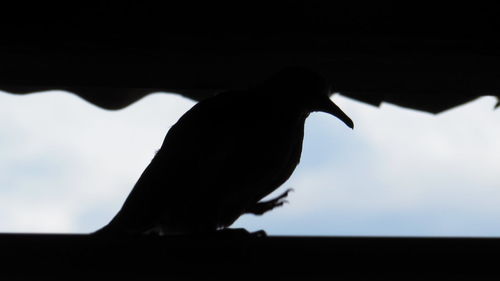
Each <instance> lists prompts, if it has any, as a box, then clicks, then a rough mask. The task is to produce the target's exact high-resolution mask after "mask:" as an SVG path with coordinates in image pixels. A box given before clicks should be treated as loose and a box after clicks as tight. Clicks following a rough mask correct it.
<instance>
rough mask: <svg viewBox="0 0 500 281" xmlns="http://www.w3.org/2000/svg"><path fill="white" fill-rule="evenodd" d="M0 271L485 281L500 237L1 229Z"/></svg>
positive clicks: (94, 276)
mask: <svg viewBox="0 0 500 281" xmlns="http://www.w3.org/2000/svg"><path fill="white" fill-rule="evenodd" d="M0 248H1V249H2V251H1V254H0V255H1V258H2V260H3V262H2V268H3V269H2V276H9V277H11V278H19V279H25V278H27V277H36V278H37V280H40V279H45V278H47V279H52V280H54V279H64V280H80V279H82V280H84V279H85V280H153V279H154V280H159V279H161V280H163V279H165V280H172V279H175V280H177V279H182V280H184V279H186V280H188V279H190V278H193V277H198V278H200V277H201V278H203V279H204V280H208V278H217V280H220V279H224V280H225V279H228V280H268V279H272V280H285V279H287V280H291V278H292V277H294V278H297V277H299V279H302V280H317V279H332V278H336V279H337V280H338V279H341V280H373V279H379V278H381V279H384V280H401V278H403V279H405V280H408V279H411V280H443V279H444V278H446V279H450V278H453V279H454V280H462V279H475V280H482V279H486V278H489V277H494V276H495V275H498V272H497V262H496V259H492V258H490V257H491V256H493V255H497V254H498V253H499V252H500V239H490V238H388V237H386V238H374V237H277V236H271V237H265V238H257V237H237V238H236V237H233V238H228V237H135V238H132V237H128V238H116V239H110V238H104V237H93V236H90V235H47V234H44V235H38V234H1V235H0Z"/></svg>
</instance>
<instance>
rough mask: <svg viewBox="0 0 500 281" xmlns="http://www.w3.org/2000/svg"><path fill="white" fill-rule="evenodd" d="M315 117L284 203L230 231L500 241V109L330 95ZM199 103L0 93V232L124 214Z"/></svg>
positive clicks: (72, 227) (87, 225) (73, 227)
mask: <svg viewBox="0 0 500 281" xmlns="http://www.w3.org/2000/svg"><path fill="white" fill-rule="evenodd" d="M333 100H334V101H335V102H336V103H337V105H339V106H340V107H341V108H342V109H343V110H344V112H346V113H347V114H348V115H349V116H350V117H351V119H353V121H354V123H355V128H354V130H351V129H349V128H347V127H346V126H345V125H344V124H343V123H342V122H340V121H339V120H338V119H336V118H334V117H332V116H330V115H328V114H325V113H313V114H311V116H310V117H309V118H308V120H307V122H306V130H305V138H304V149H303V153H302V159H301V163H300V164H299V166H298V167H297V169H296V171H295V173H294V174H293V175H292V177H291V178H290V179H289V180H288V181H287V182H286V183H285V184H283V186H282V187H280V188H279V189H278V190H277V191H276V192H275V193H273V194H271V195H270V197H273V196H276V195H277V194H279V193H281V192H283V191H284V190H285V189H286V188H293V189H294V192H292V193H290V195H289V197H288V201H289V203H288V204H286V205H285V206H283V207H281V208H278V209H275V210H273V211H272V212H269V213H267V214H265V215H263V216H254V215H244V216H242V217H241V218H240V219H239V220H238V221H237V222H236V223H235V224H234V225H233V226H234V227H244V228H247V229H248V230H250V231H256V230H261V229H264V230H265V231H266V232H267V233H268V234H270V235H310V236H472V237H491V236H498V237H500V165H498V160H499V156H500V146H499V145H497V141H498V140H500V110H497V111H494V110H493V107H494V105H495V103H496V99H495V98H493V97H482V98H479V99H477V100H475V101H473V102H471V103H468V104H466V105H464V106H461V107H457V108H454V109H452V110H448V111H446V112H444V113H441V114H439V115H432V114H428V113H423V112H419V111H414V110H408V109H404V108H401V107H397V106H394V105H390V104H383V105H382V106H381V107H380V108H378V107H373V106H370V105H366V104H363V103H359V102H356V101H354V100H351V99H348V98H345V97H342V96H340V95H334V97H333ZM193 105H194V102H193V101H191V100H188V99H185V98H182V97H180V96H178V95H173V94H167V93H155V94H152V95H150V96H147V97H145V98H143V99H142V100H140V101H138V102H137V103H135V104H133V105H131V106H129V107H127V108H125V109H122V110H118V111H108V110H103V109H100V108H98V107H96V106H94V105H92V104H90V103H88V102H86V101H84V100H82V99H80V98H79V97H77V96H75V95H73V94H68V93H65V92H62V91H50V92H44V93H39V94H32V95H25V96H17V95H11V94H7V93H3V92H0V170H1V171H2V172H1V173H0V232H37V233H89V232H92V231H95V230H96V229H98V228H100V227H102V226H104V225H105V224H106V223H107V222H109V221H110V220H111V218H112V217H113V216H114V215H115V214H116V212H118V210H119V208H120V207H121V205H122V204H123V202H124V200H125V198H126V196H127V195H128V193H129V192H130V190H131V189H132V187H133V185H134V183H135V181H136V180H137V179H138V177H139V176H140V174H141V173H142V171H143V170H144V168H145V167H146V166H147V164H148V163H149V161H151V159H152V158H153V156H154V154H155V151H156V150H157V149H158V148H159V147H160V145H161V143H162V141H163V138H164V136H165V134H166V132H167V131H168V129H169V128H170V126H172V125H173V124H174V123H175V122H176V121H177V120H178V118H179V117H180V116H181V115H182V114H183V113H184V112H185V111H187V110H189V108H191V107H192V106H193Z"/></svg>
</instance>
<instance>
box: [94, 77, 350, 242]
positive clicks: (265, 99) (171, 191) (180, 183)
mask: <svg viewBox="0 0 500 281" xmlns="http://www.w3.org/2000/svg"><path fill="white" fill-rule="evenodd" d="M330 94H331V93H330V87H329V85H328V83H327V82H326V80H325V79H324V78H323V77H322V76H320V75H319V74H317V73H316V72H313V71H310V70H308V69H305V68H301V67H290V68H285V69H284V70H282V71H280V72H278V73H277V74H275V75H273V76H272V77H270V78H269V79H267V80H266V81H264V82H263V83H261V84H259V85H256V86H255V87H252V88H250V89H248V90H246V91H232V92H225V93H221V94H218V95H216V96H214V97H211V98H208V99H206V100H203V101H201V102H199V103H197V104H196V105H195V106H193V107H192V108H191V109H190V110H189V111H188V112H186V113H185V114H184V115H183V116H182V117H181V118H180V119H179V121H178V122H177V123H176V124H175V125H173V126H172V127H171V129H170V130H169V132H168V133H167V135H166V137H165V140H164V142H163V144H162V146H161V148H160V150H159V151H158V152H157V154H156V155H155V157H154V158H153V160H152V161H151V163H150V164H149V165H148V167H147V168H146V169H145V171H144V172H143V174H142V175H141V177H140V178H139V180H138V181H137V183H136V185H135V186H134V188H133V190H132V191H131V193H130V194H129V196H128V197H127V199H126V201H125V203H124V204H123V206H122V208H121V210H120V211H119V212H118V214H117V215H116V216H115V217H114V218H113V219H112V221H111V222H110V223H109V224H108V225H107V226H105V227H104V228H102V229H101V230H99V231H98V232H97V233H115V234H118V233H121V234H146V233H157V234H190V233H207V232H214V231H216V230H221V229H225V228H227V227H229V226H230V225H231V224H232V223H233V222H234V221H235V220H236V219H238V218H239V217H240V216H241V215H243V214H246V213H250V214H256V215H262V214H264V213H266V212H268V211H270V210H272V209H274V208H276V207H278V206H281V205H283V203H284V202H285V198H286V196H287V195H288V193H289V191H290V189H288V190H286V191H285V192H284V193H282V194H281V195H280V196H278V197H276V198H274V199H271V200H268V201H261V199H262V198H264V197H265V196H267V195H268V194H270V193H271V192H273V191H274V190H276V189H277V188H278V187H280V186H281V185H282V184H283V183H284V182H285V181H286V180H287V179H288V178H289V177H290V176H291V175H292V173H293V171H294V169H295V168H296V166H297V164H298V163H299V161H300V155H301V152H302V141H303V136H304V124H305V120H306V118H307V116H308V115H309V114H310V113H311V112H313V111H322V112H327V113H330V114H332V115H334V116H336V117H337V118H339V119H340V120H342V121H343V122H344V123H345V124H346V125H347V126H348V127H350V128H353V127H354V125H353V122H352V120H351V119H350V118H349V117H348V116H347V115H346V114H345V113H344V112H342V110H341V109H340V108H339V107H338V106H336V105H335V104H334V103H333V102H332V101H331V100H330V98H329V97H330Z"/></svg>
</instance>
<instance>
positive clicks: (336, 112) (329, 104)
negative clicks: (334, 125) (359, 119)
mask: <svg viewBox="0 0 500 281" xmlns="http://www.w3.org/2000/svg"><path fill="white" fill-rule="evenodd" d="M317 110H318V111H321V112H326V113H330V114H331V115H333V116H335V117H337V118H338V119H340V120H341V121H342V122H344V123H345V124H346V125H347V127H349V128H351V129H354V122H352V120H351V118H349V116H347V114H345V113H344V112H343V111H342V109H340V108H339V107H338V106H337V105H336V104H335V103H333V101H332V100H330V98H329V97H328V96H326V97H325V99H324V100H322V101H321V103H320V104H319V107H318V108H317Z"/></svg>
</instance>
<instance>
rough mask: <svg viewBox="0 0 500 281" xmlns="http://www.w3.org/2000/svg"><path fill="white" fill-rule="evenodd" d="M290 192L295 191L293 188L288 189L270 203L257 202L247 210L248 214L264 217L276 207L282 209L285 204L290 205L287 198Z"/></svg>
mask: <svg viewBox="0 0 500 281" xmlns="http://www.w3.org/2000/svg"><path fill="white" fill-rule="evenodd" d="M290 191H293V189H292V188H289V189H287V190H286V191H285V192H283V193H282V194H281V195H280V196H278V197H276V198H274V199H271V200H268V201H262V202H257V203H256V204H255V205H253V206H252V207H250V208H248V209H247V210H246V213H248V214H254V215H262V214H264V213H266V212H269V211H271V210H272V209H274V208H276V207H281V206H283V204H285V203H288V201H287V200H286V199H285V198H286V197H287V196H288V193H290Z"/></svg>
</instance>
